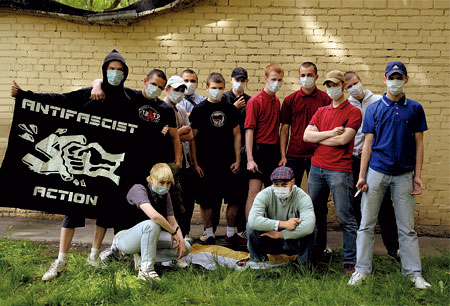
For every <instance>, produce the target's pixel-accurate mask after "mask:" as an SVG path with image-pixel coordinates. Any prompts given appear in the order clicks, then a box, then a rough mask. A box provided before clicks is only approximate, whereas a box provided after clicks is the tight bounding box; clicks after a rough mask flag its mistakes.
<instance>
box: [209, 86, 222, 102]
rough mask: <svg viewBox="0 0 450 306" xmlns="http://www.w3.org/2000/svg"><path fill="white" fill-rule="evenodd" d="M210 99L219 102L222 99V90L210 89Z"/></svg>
mask: <svg viewBox="0 0 450 306" xmlns="http://www.w3.org/2000/svg"><path fill="white" fill-rule="evenodd" d="M208 92H209V97H210V98H211V99H212V100H214V101H219V100H221V99H222V95H223V90H220V89H218V88H216V89H209V90H208Z"/></svg>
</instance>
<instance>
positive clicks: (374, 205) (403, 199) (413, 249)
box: [355, 168, 422, 275]
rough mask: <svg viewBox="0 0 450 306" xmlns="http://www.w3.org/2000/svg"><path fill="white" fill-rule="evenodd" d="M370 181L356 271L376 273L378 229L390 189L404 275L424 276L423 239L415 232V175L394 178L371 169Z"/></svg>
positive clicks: (368, 182)
mask: <svg viewBox="0 0 450 306" xmlns="http://www.w3.org/2000/svg"><path fill="white" fill-rule="evenodd" d="M366 182H367V185H368V187H369V188H368V190H367V191H366V192H364V193H363V196H362V202H361V209H362V211H361V214H362V219H361V225H360V227H359V230H358V239H357V246H358V251H357V255H358V260H357V264H356V267H355V269H356V271H358V272H362V273H366V274H369V273H370V272H372V256H373V239H374V228H375V224H376V222H377V216H378V212H379V210H380V205H381V202H382V200H383V197H384V193H385V192H386V189H387V188H388V187H390V189H391V195H392V199H393V200H394V211H395V220H396V223H397V228H398V241H399V245H400V258H401V260H402V273H403V274H404V275H420V274H421V272H422V266H421V262H420V255H419V240H418V238H417V233H416V232H415V231H414V210H415V209H416V199H415V196H414V195H412V194H411V192H412V191H413V172H408V173H404V174H402V175H396V176H393V175H388V174H384V173H380V172H377V171H375V170H373V169H371V168H369V171H368V172H367V177H366Z"/></svg>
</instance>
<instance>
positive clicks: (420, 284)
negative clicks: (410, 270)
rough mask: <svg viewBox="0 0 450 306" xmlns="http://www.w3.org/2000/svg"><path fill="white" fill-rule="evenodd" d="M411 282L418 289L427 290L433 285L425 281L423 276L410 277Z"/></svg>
mask: <svg viewBox="0 0 450 306" xmlns="http://www.w3.org/2000/svg"><path fill="white" fill-rule="evenodd" d="M409 280H410V281H412V282H413V283H414V287H416V288H417V289H423V290H424V289H427V288H428V287H431V284H430V283H429V282H427V281H426V280H424V279H423V277H422V275H416V276H412V275H410V276H409Z"/></svg>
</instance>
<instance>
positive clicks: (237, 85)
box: [233, 82, 244, 92]
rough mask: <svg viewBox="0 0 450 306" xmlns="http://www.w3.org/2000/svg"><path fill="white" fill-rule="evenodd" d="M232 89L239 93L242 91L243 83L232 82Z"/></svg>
mask: <svg viewBox="0 0 450 306" xmlns="http://www.w3.org/2000/svg"><path fill="white" fill-rule="evenodd" d="M233 89H234V90H235V91H237V92H241V91H243V90H244V83H243V82H234V83H233Z"/></svg>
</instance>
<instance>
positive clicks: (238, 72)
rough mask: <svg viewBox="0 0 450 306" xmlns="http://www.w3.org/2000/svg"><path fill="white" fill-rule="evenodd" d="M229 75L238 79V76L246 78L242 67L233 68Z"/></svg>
mask: <svg viewBox="0 0 450 306" xmlns="http://www.w3.org/2000/svg"><path fill="white" fill-rule="evenodd" d="M231 77H232V78H235V79H238V78H245V79H248V74H247V70H245V69H244V68H242V67H238V68H236V69H234V70H233V72H232V73H231Z"/></svg>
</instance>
